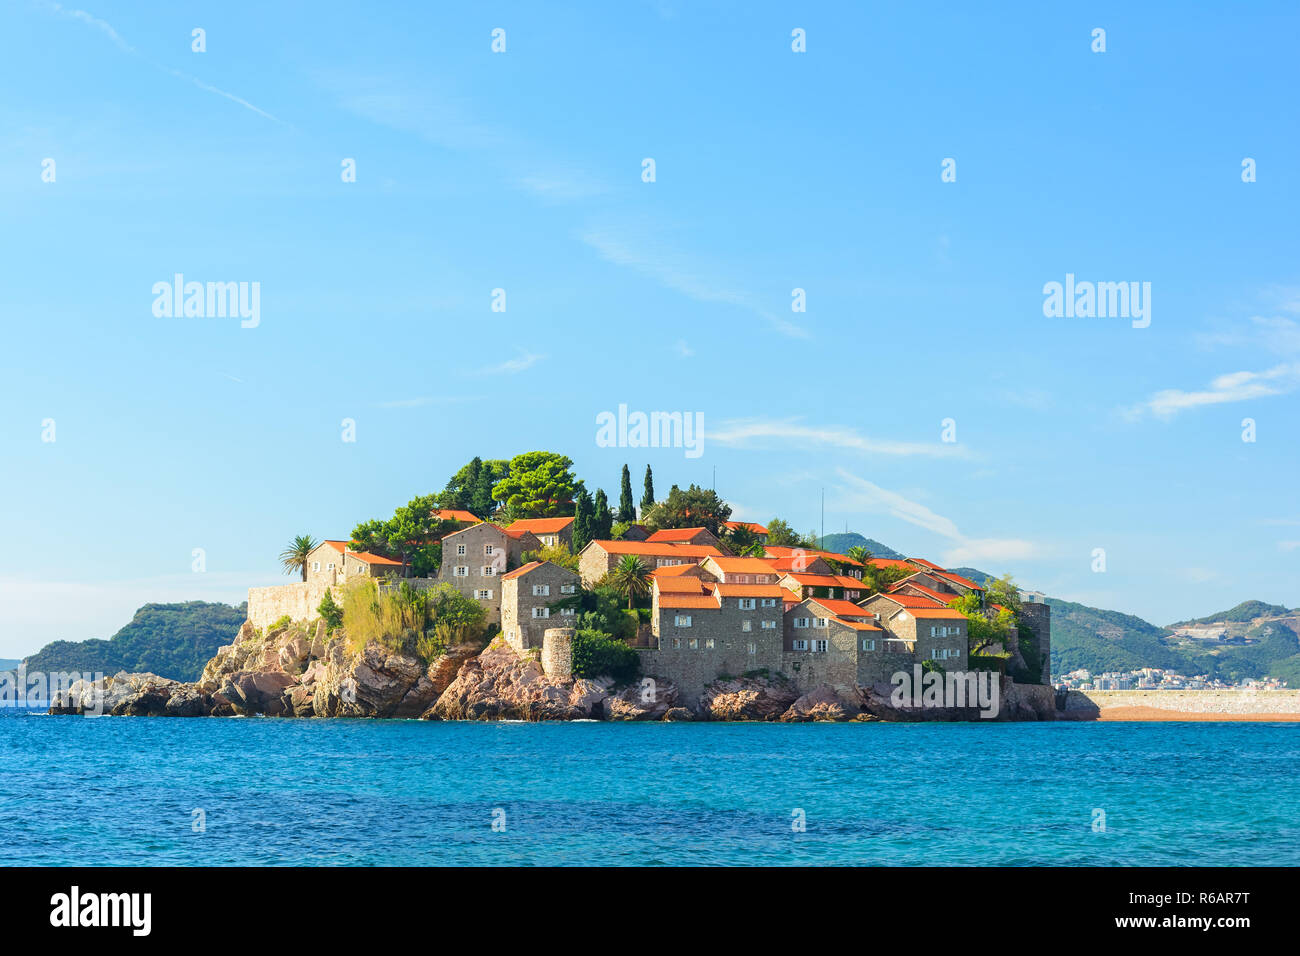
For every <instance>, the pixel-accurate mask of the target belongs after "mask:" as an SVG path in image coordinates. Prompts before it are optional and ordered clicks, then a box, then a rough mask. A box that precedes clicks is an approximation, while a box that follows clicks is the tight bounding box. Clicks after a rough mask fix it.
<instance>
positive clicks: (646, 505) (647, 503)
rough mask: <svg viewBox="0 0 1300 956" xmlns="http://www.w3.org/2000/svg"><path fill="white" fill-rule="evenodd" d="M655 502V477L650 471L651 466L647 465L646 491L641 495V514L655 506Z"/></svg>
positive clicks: (643, 515)
mask: <svg viewBox="0 0 1300 956" xmlns="http://www.w3.org/2000/svg"><path fill="white" fill-rule="evenodd" d="M654 503H655V479H654V475H652V474H651V473H650V466H649V465H646V466H645V492H644V493H643V494H642V495H641V516H642V517H645V513H646V512H647V511H649V510H650V508H651V507H653V506H654Z"/></svg>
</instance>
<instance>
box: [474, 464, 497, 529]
mask: <svg viewBox="0 0 1300 956" xmlns="http://www.w3.org/2000/svg"><path fill="white" fill-rule="evenodd" d="M474 460H475V461H478V459H477V458H475V459H474ZM495 504H496V500H495V499H494V498H493V497H492V469H491V468H489V467H487V466H486V465H482V466H480V468H479V470H478V475H477V477H476V478H475V479H474V487H473V489H472V490H471V491H470V502H469V511H470V512H472V513H473V514H474V516H475V517H477V518H487V517H488V516H490V515H491V514H492V511H493V508H494V506H495Z"/></svg>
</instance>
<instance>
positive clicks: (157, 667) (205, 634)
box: [24, 601, 248, 681]
mask: <svg viewBox="0 0 1300 956" xmlns="http://www.w3.org/2000/svg"><path fill="white" fill-rule="evenodd" d="M247 611H248V605H246V604H241V605H239V607H232V606H231V605H229V604H210V603H208V602H206V601H186V602H184V603H183V604H146V605H145V606H144V607H142V608H140V610H138V611H136V612H135V617H133V618H131V622H130V623H129V624H127V625H126V626H125V627H123V628H122V629H121V630H120V631H118V632H117V633H116V634H114V635H113V636H112V637H111V638H109V639H108V640H102V639H99V638H92V639H91V640H88V641H54V642H52V643H50V644H46V645H45V646H44V647H43V648H41V649H40V650H39V651H37V652H36V653H35V654H33V655H31V656H30V657H28V658H26V660H25V662H24V663H26V665H27V670H28V671H38V670H39V671H44V672H45V673H59V672H68V671H72V672H85V671H89V672H92V673H94V672H102V673H104V674H116V673H117V672H118V671H128V672H131V673H136V672H149V673H154V674H157V675H158V676H159V677H169V678H171V679H172V680H180V681H193V680H197V679H198V677H199V675H200V674H201V673H202V672H203V665H204V664H206V663H207V662H208V661H209V660H210V659H211V658H212V657H213V655H215V654H216V653H217V648H218V647H220V646H221V645H223V644H229V643H231V641H233V640H234V637H235V633H236V632H237V631H238V630H239V626H240V625H241V624H243V623H244V618H245V617H246V616H247Z"/></svg>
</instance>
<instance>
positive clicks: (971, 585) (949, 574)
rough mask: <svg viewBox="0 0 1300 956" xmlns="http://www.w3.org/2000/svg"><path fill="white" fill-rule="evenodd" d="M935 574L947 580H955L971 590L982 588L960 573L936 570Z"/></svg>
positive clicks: (980, 589) (981, 589)
mask: <svg viewBox="0 0 1300 956" xmlns="http://www.w3.org/2000/svg"><path fill="white" fill-rule="evenodd" d="M935 574H937V575H938V576H939V577H941V578H946V579H947V580H949V581H956V582H957V583H958V584H960V585H963V586H964V587H968V588H970V589H971V590H972V591H983V590H984V589H983V588H982V587H980V586H979V585H978V584H976V583H975V582H974V581H972V580H971V579H970V578H964V577H962V576H961V575H960V574H953V573H952V572H951V571H936V572H935Z"/></svg>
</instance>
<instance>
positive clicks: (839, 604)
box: [809, 598, 876, 617]
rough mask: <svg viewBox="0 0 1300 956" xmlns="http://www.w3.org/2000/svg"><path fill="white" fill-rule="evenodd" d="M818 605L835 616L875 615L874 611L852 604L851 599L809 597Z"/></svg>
mask: <svg viewBox="0 0 1300 956" xmlns="http://www.w3.org/2000/svg"><path fill="white" fill-rule="evenodd" d="M809 600H810V601H812V602H813V603H814V604H816V605H817V606H818V607H824V608H826V610H828V611H830V612H831V613H832V614H834V615H835V616H836V617H875V616H876V614H875V612H874V611H868V610H867V609H866V608H865V607H861V606H860V605H857V604H854V603H853V602H852V601H840V600H831V599H830V598H809Z"/></svg>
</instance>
